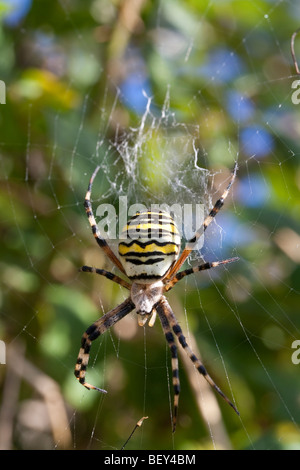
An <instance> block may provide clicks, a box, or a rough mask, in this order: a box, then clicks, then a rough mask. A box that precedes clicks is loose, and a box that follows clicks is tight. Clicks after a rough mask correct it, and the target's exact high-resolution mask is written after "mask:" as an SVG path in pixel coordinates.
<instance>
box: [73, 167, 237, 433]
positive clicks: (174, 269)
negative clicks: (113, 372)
mask: <svg viewBox="0 0 300 470" xmlns="http://www.w3.org/2000/svg"><path fill="white" fill-rule="evenodd" d="M99 168H100V167H97V168H96V170H95V171H94V173H93V175H92V177H91V179H90V182H89V186H88V190H87V193H86V196H85V201H84V207H85V210H86V214H87V216H88V220H89V223H90V226H91V228H92V233H93V235H94V237H95V239H96V242H97V243H98V245H99V246H100V248H102V249H103V250H104V252H105V253H106V255H107V256H108V258H109V259H110V260H111V261H112V262H113V263H114V264H115V266H116V267H117V268H118V269H119V270H120V271H121V273H123V274H125V275H126V276H127V278H128V279H129V282H128V281H126V280H124V279H122V278H120V277H119V276H117V275H115V274H112V273H110V272H109V271H106V270H104V269H98V268H94V267H91V266H82V267H81V268H80V271H83V272H88V273H95V274H98V275H101V276H104V277H106V278H107V279H109V280H111V281H113V282H116V283H117V284H119V285H121V286H123V287H125V288H126V289H128V290H129V291H130V295H129V297H128V298H127V299H126V300H125V301H124V302H122V303H121V304H120V305H119V306H117V307H116V308H114V309H112V310H111V311H109V312H108V313H106V314H105V315H103V316H102V317H101V318H99V319H98V320H97V321H96V322H95V323H93V324H92V325H91V326H90V327H89V328H88V329H87V330H86V332H85V333H84V334H83V336H82V340H81V347H80V350H79V355H78V358H77V362H76V366H75V372H74V373H75V376H76V378H77V379H78V380H79V382H80V383H81V384H82V385H84V386H85V387H86V388H87V389H95V390H98V391H100V392H103V393H106V391H105V390H103V389H100V388H98V387H95V386H94V385H91V384H89V383H87V382H86V380H85V375H86V369H87V365H88V360H89V353H90V348H91V343H92V341H94V340H95V339H96V338H98V337H99V336H100V335H101V334H103V333H105V332H106V331H107V330H108V329H109V328H111V327H112V326H113V325H114V324H115V323H117V322H118V321H119V320H121V319H122V318H124V317H125V316H126V315H127V314H128V313H130V312H131V311H133V310H134V309H135V310H136V313H137V315H138V324H139V325H140V326H144V325H145V324H146V323H147V321H148V325H149V326H153V325H154V323H155V318H156V315H157V314H158V316H159V319H160V322H161V325H162V329H163V331H164V334H165V338H166V341H167V343H168V346H169V348H170V351H171V364H172V371H173V373H172V375H173V390H174V408H173V410H174V411H173V431H175V428H176V422H177V414H178V402H179V393H180V383H179V368H178V356H177V346H176V343H175V336H176V338H177V340H178V342H179V344H180V345H181V346H182V348H183V349H184V350H185V352H186V353H187V355H188V356H189V358H190V359H191V361H192V362H193V363H194V364H195V367H196V369H197V370H198V372H199V373H200V374H201V375H203V377H204V378H205V379H206V380H207V382H208V383H209V384H210V385H211V387H212V388H213V389H214V390H215V391H216V392H217V393H218V394H219V395H220V396H222V398H223V399H224V400H225V401H226V402H227V403H228V404H229V405H230V406H231V407H232V408H233V409H234V411H235V412H236V413H237V414H239V412H238V410H237V408H236V407H235V405H234V404H233V403H232V402H231V401H230V400H229V399H228V398H227V396H226V395H225V394H224V393H223V392H222V391H221V389H220V388H219V387H218V386H217V385H216V384H215V382H214V381H213V379H212V378H211V377H210V375H209V374H208V373H207V371H206V369H205V367H204V365H203V364H202V363H201V361H200V360H199V359H198V358H197V357H196V356H195V354H194V353H193V352H192V350H191V349H190V347H189V346H188V344H187V342H186V339H185V337H184V335H183V333H182V330H181V328H180V326H179V325H178V322H177V320H176V317H175V315H174V313H173V311H172V309H171V307H170V305H169V303H168V301H167V299H166V298H165V296H164V294H165V293H166V292H168V291H169V290H170V289H172V288H173V287H174V285H175V284H176V283H177V282H179V281H180V280H181V279H183V278H184V277H185V276H188V275H190V274H194V273H196V272H199V271H204V270H207V269H211V268H215V267H217V266H220V265H222V264H227V263H231V262H233V261H236V260H237V259H238V258H229V259H226V260H223V261H214V262H210V263H203V264H202V265H200V266H196V267H193V268H189V269H186V270H184V271H181V272H178V271H179V269H180V267H181V266H182V265H183V263H184V261H185V260H186V258H187V257H188V256H189V254H190V253H191V251H192V249H193V248H194V247H195V244H196V242H197V240H198V239H199V237H200V236H201V235H202V234H203V233H204V231H205V230H206V228H207V227H208V225H209V224H210V223H211V221H212V220H213V218H214V217H215V216H216V214H217V213H218V212H219V210H220V209H221V207H222V206H223V204H224V201H225V199H226V197H227V196H228V193H229V190H230V188H231V186H232V184H233V182H234V179H235V176H236V172H237V165H236V166H235V168H234V171H233V174H232V177H231V179H230V182H229V184H228V186H227V188H226V190H225V191H224V193H223V194H222V196H221V198H220V199H218V201H217V202H216V203H215V205H214V207H213V208H212V209H211V211H210V213H209V215H208V216H207V217H206V219H205V220H204V223H203V225H202V227H200V228H199V229H198V230H197V232H196V234H195V236H194V237H193V238H192V239H191V240H189V241H188V243H187V245H186V247H185V249H184V250H183V252H182V254H181V255H179V251H180V243H181V239H180V234H179V231H178V229H177V227H176V225H175V222H174V220H173V218H172V217H171V216H170V214H169V213H167V212H164V211H161V210H146V211H141V212H137V213H136V214H135V215H134V216H133V217H131V219H130V220H129V221H128V223H127V225H126V226H125V227H124V229H123V232H122V234H121V240H122V241H120V243H119V249H118V252H119V258H118V257H117V256H116V255H115V254H114V253H113V251H112V250H111V248H110V247H109V245H108V244H107V242H106V240H105V239H104V238H103V237H102V235H101V233H100V231H99V229H98V227H97V225H96V221H95V217H94V214H93V210H92V205H91V202H90V198H91V191H92V184H93V181H94V179H95V177H96V174H97V172H98V171H99Z"/></svg>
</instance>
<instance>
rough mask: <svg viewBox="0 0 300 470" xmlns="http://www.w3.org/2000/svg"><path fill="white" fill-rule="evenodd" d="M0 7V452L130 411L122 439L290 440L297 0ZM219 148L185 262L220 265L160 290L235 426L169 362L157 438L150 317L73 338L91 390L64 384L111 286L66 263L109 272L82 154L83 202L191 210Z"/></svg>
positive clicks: (298, 407) (110, 434) (293, 442)
mask: <svg viewBox="0 0 300 470" xmlns="http://www.w3.org/2000/svg"><path fill="white" fill-rule="evenodd" d="M0 18H1V28H0V44H1V54H0V79H1V80H2V81H4V82H5V84H6V104H1V109H0V126H1V134H0V163H1V170H0V175H1V185H0V213H1V216H0V219H1V222H0V224H1V225H0V227H1V243H0V263H1V270H0V279H1V297H0V302H1V312H0V339H1V340H2V341H4V343H5V346H6V364H0V397H1V398H0V399H1V402H0V448H1V449H109V450H113V449H120V448H121V447H122V445H123V443H124V442H125V441H126V439H127V437H128V436H129V434H130V432H131V430H132V429H133V427H134V425H135V423H136V422H137V421H138V420H139V419H140V418H141V417H143V416H148V419H147V420H146V421H144V423H143V426H142V427H141V428H139V429H138V430H137V431H136V433H135V434H134V435H133V437H132V439H131V440H130V441H129V443H128V444H127V448H128V449H130V448H131V449H192V450H197V449H213V448H215V449H221V448H233V449H295V448H297V449H299V448H300V433H299V419H300V392H299V390H300V375H299V370H300V369H299V368H300V364H297V362H298V356H299V355H297V349H293V342H294V341H297V340H300V332H299V326H300V315H299V314H300V310H299V300H300V297H299V291H300V285H299V284H300V282H299V281H300V269H299V261H300V235H299V226H300V198H299V189H300V170H299V150H300V146H299V142H300V119H299V112H300V111H299V109H300V108H299V106H300V105H298V104H297V100H296V101H295V100H294V103H293V101H292V93H293V92H294V91H295V89H294V88H292V84H293V82H294V81H295V80H297V79H298V76H297V75H296V69H295V65H294V63H293V61H292V57H291V52H290V42H291V37H292V34H293V33H294V32H295V31H296V30H297V29H298V28H299V27H300V6H299V2H297V0H252V1H248V0H242V1H236V0H223V1H217V0H210V1H206V0H203V1H201V2H200V1H198V0H161V1H149V0H123V1H119V0H114V1H109V0H85V1H84V2H82V1H79V0H73V1H68V0H61V1H53V0H51V1H50V0H43V2H38V1H31V0H14V1H12V0H11V1H8V0H7V1H3V0H2V1H0ZM295 51H296V55H297V52H298V56H299V58H300V35H299V37H296V38H295ZM295 86H296V85H295ZM147 97H148V98H147ZM149 97H151V106H150V101H149ZM148 105H149V111H148V114H147V115H146V116H145V114H144V113H145V110H146V107H147V106H148ZM145 117H146V119H144V118H145ZM236 160H237V161H238V165H239V171H238V176H237V181H236V183H235V185H234V188H233V190H232V193H231V194H230V196H229V198H228V201H226V206H225V208H224V209H223V211H222V213H221V214H220V215H219V217H218V220H217V224H213V226H212V227H211V228H210V229H209V230H208V235H207V237H206V242H205V246H204V249H203V251H202V253H201V254H202V256H204V258H205V260H209V259H224V258H226V257H231V256H239V257H240V261H239V262H238V263H235V264H231V265H228V266H227V268H226V269H224V268H219V270H218V272H217V273H215V272H214V273H211V272H210V273H202V275H200V274H199V275H197V277H195V278H193V279H186V280H184V281H182V282H181V284H178V286H177V287H176V289H174V291H172V292H171V293H170V296H169V297H170V302H171V304H172V306H173V308H174V311H175V313H176V315H177V317H178V319H179V321H180V323H181V326H182V328H183V330H184V331H185V333H186V335H187V338H188V340H189V342H190V343H192V344H194V348H195V349H196V350H197V351H198V352H199V354H201V357H202V358H203V361H204V363H205V364H206V366H207V368H208V370H209V371H210V373H211V375H212V376H213V377H214V379H215V380H216V382H217V383H218V384H219V385H220V387H221V388H222V389H223V390H224V391H225V392H226V394H227V395H228V396H229V397H230V398H231V399H233V400H235V403H236V405H237V407H238V408H239V410H240V413H241V418H238V417H237V416H236V415H235V414H234V413H233V411H232V410H231V409H230V408H229V407H228V406H227V405H226V403H224V402H223V401H222V400H219V398H218V397H217V399H216V398H215V396H214V394H211V393H210V390H207V387H205V381H204V380H203V379H202V378H201V377H198V376H197V374H196V372H195V370H193V368H190V367H189V365H188V364H185V362H184V358H182V360H181V362H180V377H181V385H182V393H181V397H180V407H179V419H178V428H177V431H176V433H175V435H172V430H171V411H170V410H171V407H172V386H171V385H170V379H171V370H170V356H169V351H168V348H167V346H166V344H165V340H164V337H163V334H162V331H161V327H160V325H159V322H157V324H156V325H155V326H154V327H153V328H152V329H150V328H149V327H145V328H139V327H137V321H136V318H135V316H134V314H132V315H129V316H128V319H127V318H126V319H124V320H122V322H120V323H119V324H118V325H117V326H116V328H114V329H113V330H112V331H110V332H107V333H106V335H104V337H103V338H100V339H99V340H98V341H97V343H95V344H93V348H92V355H91V361H90V367H89V370H88V380H89V381H90V382H91V383H95V384H96V385H99V386H102V387H103V388H106V389H107V390H108V392H109V393H108V394H107V395H105V396H104V395H100V394H97V393H94V392H88V391H85V390H84V389H83V387H81V386H80V385H79V384H78V383H77V382H76V380H75V379H74V375H73V369H74V364H75V361H76V358H77V354H78V350H79V346H80V338H81V335H82V333H83V332H84V331H85V329H86V328H87V327H88V326H89V325H90V324H91V323H92V322H93V321H95V320H96V319H97V318H98V317H99V316H100V315H102V314H103V313H105V312H107V311H108V310H110V309H111V308H113V307H114V306H116V305H117V304H118V303H120V302H121V301H122V300H123V299H124V296H125V294H126V293H124V291H123V290H122V288H120V287H119V286H116V285H112V283H110V282H109V281H108V280H106V279H104V278H103V279H102V278H100V277H99V276H90V275H88V274H83V273H79V272H78V268H79V267H80V266H81V265H83V264H91V265H94V266H97V267H102V268H106V269H111V265H110V264H109V262H108V261H107V260H106V259H105V257H104V256H103V254H102V253H101V251H100V249H99V248H98V247H97V246H96V244H95V242H94V240H93V237H92V234H91V231H90V228H89V226H88V222H87V220H86V216H85V213H84V209H83V204H82V203H83V198H84V194H85V191H86V188H87V182H88V179H89V176H90V175H91V173H92V171H93V170H94V168H95V166H96V165H97V164H100V165H101V167H102V172H100V174H99V178H97V181H96V182H95V188H94V191H95V193H94V201H95V207H96V205H97V201H98V202H99V201H101V202H103V201H105V202H108V203H112V204H117V201H118V196H120V195H128V197H129V200H130V202H131V203H132V202H135V201H136V202H143V198H144V200H146V201H149V200H150V199H151V198H152V199H151V200H153V199H154V200H153V202H160V200H161V198H162V197H167V198H168V200H169V201H173V200H174V197H175V195H176V198H177V202H178V201H179V202H186V203H187V202H190V201H201V202H203V203H204V204H205V205H206V207H207V209H209V204H210V203H211V201H213V200H215V199H216V198H217V196H218V195H219V194H220V191H221V190H222V188H224V185H225V184H226V182H228V180H229V176H230V170H231V169H232V167H233V166H234V162H235V161H236ZM175 202H176V201H175ZM194 258H196V256H194ZM192 263H197V261H196V260H194V261H192ZM294 346H297V343H295V344H294ZM298 348H299V346H298ZM293 353H295V354H294V361H293V360H292V355H293Z"/></svg>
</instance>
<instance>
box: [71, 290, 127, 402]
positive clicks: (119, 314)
mask: <svg viewBox="0 0 300 470" xmlns="http://www.w3.org/2000/svg"><path fill="white" fill-rule="evenodd" d="M134 308H135V305H134V303H133V302H132V300H131V299H130V297H129V298H128V299H126V300H125V301H124V302H122V303H121V304H120V305H118V307H116V308H114V309H113V310H111V311H110V312H108V313H106V314H105V315H103V317H101V318H99V320H97V321H95V323H93V324H92V325H91V326H90V327H89V328H88V329H87V330H86V332H85V333H84V334H83V336H82V339H81V348H80V350H79V354H78V358H77V362H76V366H75V371H74V374H75V377H76V378H77V379H78V380H79V382H80V383H81V384H82V385H84V387H86V388H87V389H88V390H90V389H94V390H98V391H99V392H102V393H106V390H103V389H101V388H98V387H95V386H94V385H91V384H89V383H87V382H86V381H85V373H86V369H87V365H88V362H89V356H90V349H91V344H92V341H94V340H95V339H97V338H98V336H100V335H102V334H103V333H105V331H106V330H108V329H109V328H111V327H112V326H113V325H114V324H115V323H117V322H118V321H119V320H121V319H122V318H123V317H125V316H126V315H127V314H128V313H129V312H131V311H132V310H133V309H134Z"/></svg>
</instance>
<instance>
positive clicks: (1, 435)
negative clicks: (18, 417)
mask: <svg viewBox="0 0 300 470" xmlns="http://www.w3.org/2000/svg"><path fill="white" fill-rule="evenodd" d="M18 379H24V380H25V381H26V382H28V383H29V384H30V385H31V386H32V387H33V388H34V389H35V390H36V391H37V392H38V393H39V394H40V395H41V396H42V398H43V399H44V401H45V405H46V408H47V411H48V415H49V420H50V425H51V431H52V435H53V440H54V442H55V444H57V445H58V446H59V447H61V448H64V449H66V448H69V447H70V446H71V442H72V439H71V433H70V429H69V422H68V417H67V412H66V408H65V403H64V401H63V398H62V395H61V392H60V388H59V386H58V385H57V383H56V382H55V381H54V380H53V379H51V378H50V377H49V376H48V375H46V374H44V373H43V372H42V371H40V370H39V369H38V368H37V367H35V366H34V365H33V364H32V363H31V362H29V361H28V360H26V359H25V357H24V348H23V347H22V346H20V345H17V346H16V345H14V346H13V347H12V346H11V347H10V348H8V353H7V374H6V380H5V384H4V399H3V403H2V407H1V410H0V448H1V449H4V448H6V449H9V448H11V447H12V427H13V418H14V414H15V410H16V402H17V399H18V392H19V385H20V380H18Z"/></svg>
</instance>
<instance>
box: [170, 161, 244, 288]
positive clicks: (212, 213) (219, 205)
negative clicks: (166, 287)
mask: <svg viewBox="0 0 300 470" xmlns="http://www.w3.org/2000/svg"><path fill="white" fill-rule="evenodd" d="M237 169H238V166H237V163H236V164H235V167H234V169H233V172H232V176H231V178H230V181H229V184H228V186H227V188H226V189H225V191H224V192H223V194H222V196H221V197H220V199H218V200H217V202H216V203H215V205H214V207H213V208H212V209H211V211H210V213H209V214H208V216H207V217H206V219H205V220H204V222H203V224H202V226H201V227H200V228H199V229H198V230H197V232H196V233H195V235H194V236H193V238H191V239H190V240H189V241H188V242H187V244H186V246H185V248H184V250H183V252H182V253H181V255H180V257H179V258H178V260H177V261H176V262H175V263H174V264H173V266H172V267H171V269H170V271H169V272H168V274H167V276H166V279H172V278H173V276H174V275H175V273H177V271H178V270H179V269H180V267H181V266H182V265H183V263H184V262H185V260H186V258H187V257H188V256H189V254H190V253H191V251H192V250H193V249H194V247H195V245H196V243H197V241H198V240H199V238H200V237H201V236H202V235H203V233H204V232H205V230H206V229H207V227H208V226H209V224H210V223H211V222H212V220H213V219H214V218H215V216H216V215H217V213H218V212H219V211H220V209H221V208H222V206H223V204H224V201H225V199H226V198H227V196H228V194H229V191H230V188H231V186H232V185H233V183H234V180H235V177H236V172H237Z"/></svg>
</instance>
